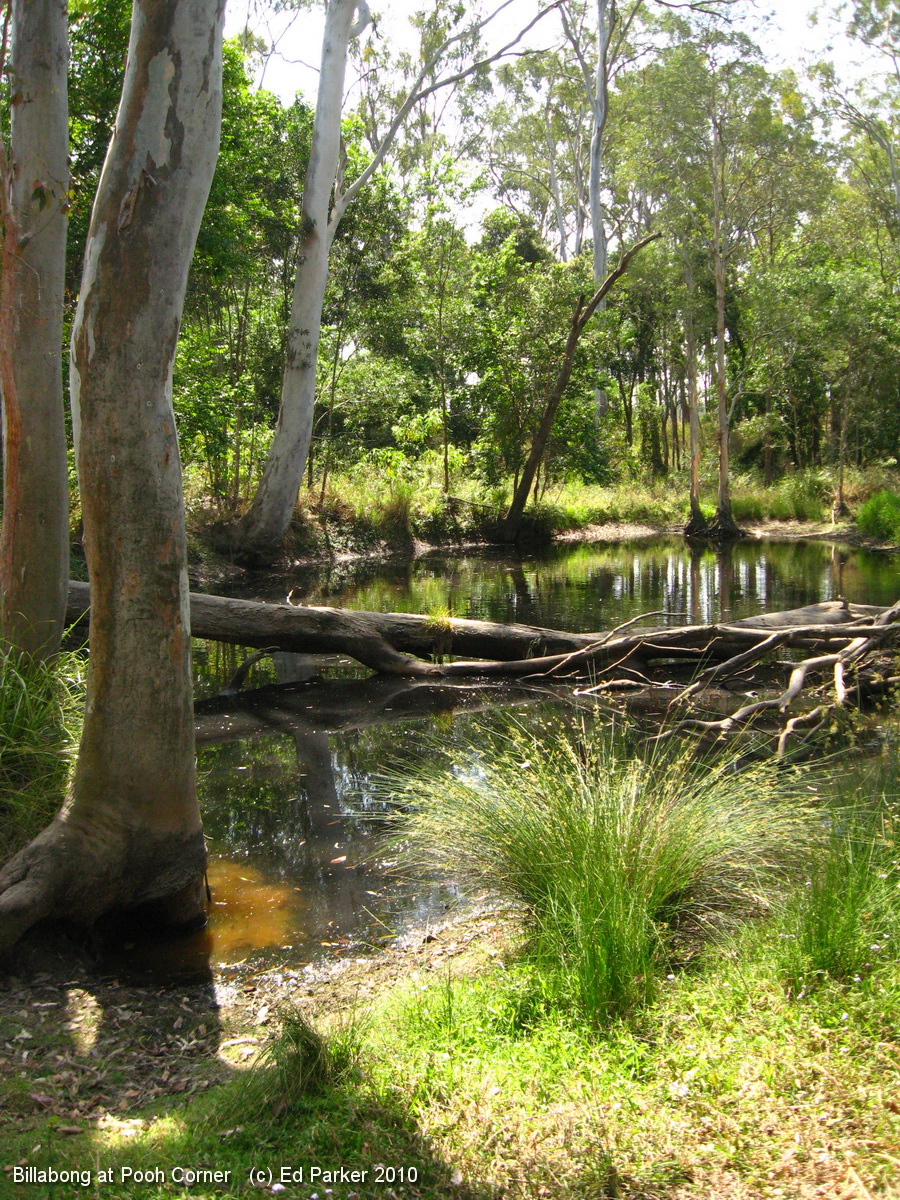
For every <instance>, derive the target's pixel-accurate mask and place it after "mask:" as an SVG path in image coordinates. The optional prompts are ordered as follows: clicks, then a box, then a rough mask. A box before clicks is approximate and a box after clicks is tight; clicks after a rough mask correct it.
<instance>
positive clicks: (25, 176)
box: [0, 0, 69, 658]
mask: <svg viewBox="0 0 900 1200" xmlns="http://www.w3.org/2000/svg"><path fill="white" fill-rule="evenodd" d="M7 20H8V21H9V25H8V28H9V31H10V33H11V44H10V55H9V62H8V68H9V90H10V96H11V102H10V138H9V148H8V151H6V149H5V148H4V150H3V151H2V152H0V187H2V202H0V210H2V217H3V224H4V236H3V250H2V262H3V266H2V281H0V382H2V389H3V527H2V533H0V590H2V610H0V617H2V633H3V639H4V641H5V642H6V644H7V645H9V646H11V647H14V648H15V649H16V650H18V651H21V652H23V653H25V654H28V655H31V656H33V657H35V658H44V657H47V656H48V655H51V654H53V653H54V652H55V651H56V649H57V648H58V646H59V640H60V637H61V636H62V630H63V618H64V615H65V605H66V588H67V585H68V575H69V521H68V515H69V484H68V471H67V467H66V434H65V426H64V423H63V386H62V322H63V289H64V275H65V258H66V224H67V217H66V213H67V211H68V207H69V166H68V146H69V131H68V104H67V90H66V72H67V68H68V30H67V23H66V3H65V0H13V3H12V5H11V8H10V9H8V10H7Z"/></svg>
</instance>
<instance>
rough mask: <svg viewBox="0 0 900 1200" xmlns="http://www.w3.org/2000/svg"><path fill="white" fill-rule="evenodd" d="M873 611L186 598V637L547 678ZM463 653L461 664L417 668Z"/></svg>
mask: <svg viewBox="0 0 900 1200" xmlns="http://www.w3.org/2000/svg"><path fill="white" fill-rule="evenodd" d="M89 609H90V591H89V588H88V585H87V584H86V583H78V582H73V583H71V584H70V585H69V604H68V613H67V620H68V622H69V624H70V625H71V624H75V623H77V622H78V621H79V620H80V619H82V618H83V617H84V616H85V614H86V613H87V612H88V611H89ZM883 612H884V610H883V609H881V608H876V607H872V606H868V605H854V604H847V603H846V602H844V601H830V602H827V603H824V604H814V605H809V606H807V607H806V608H801V609H795V610H792V611H790V612H783V613H765V614H762V615H760V616H757V617H750V618H746V619H744V620H740V621H733V622H730V623H728V624H723V625H706V626H703V625H686V626H677V627H672V628H668V629H659V628H650V629H643V630H640V631H635V630H633V629H632V630H631V631H630V632H628V633H626V632H624V627H620V630H621V632H617V631H615V630H612V631H607V632H606V633H600V632H596V633H572V632H568V631H564V630H558V629H544V628H542V627H540V626H532V625H516V624H511V625H504V624H500V623H499V622H495V621H477V620H469V619H464V618H459V617H437V618H434V617H428V616H422V615H420V614H416V613H376V612H356V611H354V610H351V609H341V608H322V607H312V606H308V605H304V606H300V605H291V604H263V603H260V602H259V601H254V600H238V599H231V598H229V597H225V596H208V595H204V594H202V593H199V592H191V633H192V635H193V636H194V637H197V638H204V639H207V640H210V641H218V642H230V643H233V644H236V645H240V646H247V647H250V648H254V649H266V650H269V649H278V650H288V651H294V652H297V653H301V654H340V655H347V656H349V657H350V658H355V659H356V660H357V661H358V662H360V663H362V664H363V666H366V667H370V668H371V669H372V670H374V671H377V672H379V673H380V674H385V675H397V676H401V677H406V678H416V677H426V676H433V677H434V676H461V675H493V676H507V677H519V676H523V675H528V674H538V673H541V672H549V671H554V672H555V673H556V674H567V675H568V674H575V675H577V674H579V673H582V674H584V673H588V674H589V673H591V672H594V671H597V670H604V669H608V668H609V667H611V666H613V665H616V664H619V663H620V662H623V661H624V660H626V659H627V660H628V662H629V664H631V665H633V664H634V663H643V664H645V665H650V664H652V663H654V662H666V661H673V660H678V659H681V660H682V661H684V662H687V663H693V662H698V663H702V664H704V665H705V663H706V662H707V661H712V660H716V661H722V660H727V659H729V658H731V657H733V655H734V654H735V653H737V652H739V651H744V650H746V649H748V648H749V647H751V646H755V645H757V644H758V643H759V641H760V640H762V639H763V638H765V637H767V636H769V634H770V633H771V632H772V631H773V630H783V631H788V632H789V634H790V636H789V637H788V638H787V640H786V644H792V645H801V644H805V643H804V637H806V638H807V640H809V639H811V640H812V642H813V643H816V642H830V641H833V640H834V639H838V640H846V639H847V638H848V637H849V632H850V631H849V629H848V630H847V631H845V630H844V629H843V628H842V627H843V626H849V627H851V628H852V626H853V625H855V624H857V623H863V624H866V623H871V622H872V621H874V620H875V619H876V618H877V617H878V616H879V615H881V614H882V613H883ZM651 615H656V614H651ZM628 624H629V625H633V622H628ZM463 655H464V656H466V658H467V659H468V660H470V661H456V662H435V661H426V660H425V659H426V657H431V658H450V657H453V656H463Z"/></svg>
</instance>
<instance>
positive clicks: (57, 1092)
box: [0, 909, 900, 1200]
mask: <svg viewBox="0 0 900 1200" xmlns="http://www.w3.org/2000/svg"><path fill="white" fill-rule="evenodd" d="M518 940H519V934H518V927H517V924H516V921H515V918H514V916H513V915H512V914H509V913H503V912H499V911H496V910H490V909H487V910H484V909H483V910H479V911H477V912H475V913H474V914H473V913H470V914H468V915H466V916H464V917H461V918H459V919H457V920H451V921H448V922H447V923H446V924H444V925H442V926H439V927H438V926H432V927H429V928H425V929H422V930H420V931H418V933H417V934H416V935H413V936H411V937H410V938H409V939H407V941H406V943H405V944H403V945H400V946H397V947H394V948H392V949H391V950H389V951H383V952H381V953H379V954H377V955H374V956H370V957H365V958H362V957H360V958H351V959H349V960H348V961H346V962H327V961H326V962H323V963H321V964H317V965H315V966H312V967H310V968H307V969H304V970H303V971H301V972H280V971H277V970H269V971H264V972H261V973H253V972H245V973H240V972H234V971H222V972H218V973H216V974H215V975H214V976H213V977H212V979H211V980H210V981H209V983H208V984H206V985H203V986H193V987H176V988H170V989H160V988H152V987H143V988H135V987H129V986H127V985H121V984H116V983H114V982H112V981H109V980H106V981H103V982H97V981H96V980H93V979H91V978H90V976H89V975H88V976H83V977H80V978H78V977H76V978H75V979H73V978H72V975H71V971H72V970H73V968H72V965H71V963H69V964H66V966H65V969H62V972H61V975H59V974H57V973H56V970H55V968H53V967H52V965H51V964H48V963H46V962H45V963H44V966H45V967H48V966H50V967H51V969H50V970H45V971H44V973H43V974H39V975H37V976H32V977H31V978H30V979H29V980H27V981H26V979H25V978H24V977H13V978H12V979H10V980H8V981H6V984H5V986H4V988H3V989H2V991H0V1044H2V1045H3V1046H4V1049H3V1050H2V1053H0V1071H2V1073H3V1081H4V1101H3V1111H4V1121H3V1131H2V1133H0V1160H2V1162H3V1164H4V1171H5V1176H6V1180H7V1186H8V1188H9V1192H8V1194H10V1195H17V1194H19V1192H20V1190H21V1194H22V1195H28V1196H29V1197H31V1198H32V1200H50V1197H53V1198H54V1200H58V1197H59V1194H60V1193H59V1191H58V1189H57V1191H56V1192H54V1191H53V1190H52V1189H51V1188H48V1187H44V1186H41V1185H40V1183H35V1184H32V1185H30V1186H27V1187H25V1186H23V1187H22V1188H21V1189H20V1188H18V1187H16V1186H15V1183H14V1182H12V1180H13V1171H14V1169H15V1167H16V1166H19V1167H20V1169H22V1170H24V1168H26V1167H31V1168H33V1169H34V1171H35V1172H36V1171H39V1170H42V1169H43V1170H46V1169H47V1167H48V1165H52V1166H53V1167H54V1168H55V1169H56V1170H57V1171H63V1170H78V1171H81V1172H84V1171H90V1172H92V1173H93V1174H92V1180H93V1181H94V1190H93V1191H92V1190H90V1187H88V1188H85V1189H82V1191H80V1192H78V1193H77V1194H85V1195H96V1196H102V1197H107V1198H108V1200H138V1198H142V1200H157V1198H160V1200H161V1198H162V1197H166V1198H170V1197H186V1196H188V1195H190V1196H192V1197H199V1198H201V1200H219V1198H221V1200H227V1198H230V1197H247V1196H251V1195H259V1194H282V1195H284V1196H285V1197H286V1198H290V1200H294V1198H298V1200H299V1198H300V1197H302V1198H303V1200H311V1197H312V1196H314V1195H317V1196H319V1197H323V1196H325V1195H331V1196H333V1197H334V1198H335V1200H351V1198H354V1197H355V1198H359V1200H364V1198H365V1200H369V1198H371V1200H375V1198H377V1200H388V1198H393V1200H397V1198H399V1197H411V1198H413V1197H424V1198H427V1200H439V1198H445V1197H448V1196H453V1197H460V1198H467V1200H488V1198H489V1197H491V1198H493V1197H501V1196H519V1197H527V1198H529V1200H531V1198H534V1197H547V1198H551V1200H552V1198H557V1197H558V1198H559V1200H562V1198H563V1197H584V1198H585V1200H587V1198H588V1197H597V1196H619V1197H629V1198H631V1200H638V1198H643V1200H662V1198H663V1197H666V1200H687V1198H689V1197H690V1198H695V1197H708V1196H712V1195H715V1196H716V1197H717V1198H721V1200H748V1198H753V1200H756V1198H757V1197H759V1198H763V1197H765V1198H769V1197H790V1198H791V1200H806V1198H812V1197H820V1196H822V1197H830V1198H834V1197H838V1196H840V1197H842V1198H844V1200H852V1198H855V1200H868V1198H870V1197H872V1196H883V1197H885V1198H887V1197H889V1196H894V1195H896V1191H891V1187H892V1185H893V1183H895V1182H896V1179H897V1170H898V1166H900V1163H898V1157H897V1154H896V1148H897V1144H898V1138H900V1105H898V1104H897V1103H896V1096H897V1095H898V1094H900V1092H898V1085H900V1068H898V1063H900V1027H898V1012H900V1008H898V1003H897V1002H898V1000H900V971H898V969H897V964H896V962H895V963H894V964H893V966H891V967H889V968H886V969H883V970H882V971H881V972H880V973H878V974H876V975H873V976H871V977H870V978H869V979H868V980H866V981H862V980H860V981H857V982H849V983H847V984H834V983H826V984H824V985H823V986H821V987H819V988H817V989H816V990H814V991H813V992H812V994H810V995H803V996H796V997H793V998H792V997H791V996H790V995H789V994H788V993H787V992H786V991H785V990H784V988H783V987H782V986H781V985H780V984H779V982H778V981H777V978H775V977H773V975H772V972H771V968H770V966H768V965H767V962H766V958H765V955H764V954H761V953H759V952H758V951H756V952H755V951H753V949H752V948H749V949H747V948H745V949H744V950H743V951H740V950H739V949H738V948H737V947H734V948H732V950H731V951H730V952H728V953H726V954H721V953H719V954H718V955H717V959H716V961H715V962H707V963H705V964H702V966H701V968H700V969H698V968H697V966H695V968H694V969H693V970H692V971H690V972H688V973H682V974H680V975H678V976H677V977H676V976H670V978H669V980H668V982H667V984H666V987H665V990H664V993H663V996H662V997H661V999H660V1001H659V1003H658V1005H657V1006H655V1007H654V1008H653V1009H652V1010H650V1011H648V1012H647V1013H646V1014H644V1015H643V1016H642V1017H641V1018H640V1019H639V1020H638V1021H637V1022H636V1023H635V1022H630V1023H618V1024H616V1025H614V1026H613V1027H611V1028H610V1029H609V1030H607V1031H606V1032H605V1033H604V1034H602V1035H600V1036H594V1035H590V1034H589V1033H588V1032H587V1031H586V1030H585V1029H583V1028H580V1027H579V1025H578V1022H577V1021H576V1020H575V1019H574V1018H567V1017H566V1016H565V1014H561V1013H559V1012H555V1011H553V1010H552V1008H548V1007H547V1005H546V1002H544V1001H542V1000H541V996H540V992H539V991H537V992H535V989H534V979H533V977H532V976H530V974H529V972H528V970H527V969H526V968H525V967H524V966H523V965H521V964H520V962H519V961H518V959H517V945H518ZM57 966H58V967H59V968H62V966H63V964H61V963H60V964H57ZM61 976H66V978H65V979H63V978H62V977H61ZM306 1022H308V1024H306ZM310 1028H314V1029H317V1030H319V1031H322V1032H323V1033H324V1034H325V1036H326V1038H327V1039H328V1040H327V1042H325V1043H321V1042H319V1041H317V1040H316V1038H315V1035H313V1036H312V1037H311V1038H310V1037H308V1036H306V1035H304V1034H302V1033H300V1032H298V1031H301V1030H304V1029H305V1030H307V1032H308V1030H309V1029H310ZM304 1037H305V1038H306V1042H307V1043H308V1045H306V1048H305V1049H304V1048H303V1046H304V1044H305V1043H304ZM323 1047H324V1048H323ZM311 1055H312V1058H313V1059H315V1061H311V1057H310V1056H311ZM298 1060H302V1062H303V1063H305V1067H303V1070H305V1071H306V1086H305V1087H304V1086H301V1087H299V1090H298V1089H297V1088H294V1087H292V1086H291V1085H290V1079H291V1071H292V1070H294V1071H296V1070H298V1069H300V1068H299V1067H298ZM279 1063H280V1066H279ZM291 1064H293V1065H291ZM316 1064H318V1065H316ZM285 1071H286V1072H287V1074H285ZM295 1082H296V1080H295ZM180 1167H193V1168H202V1169H203V1170H206V1171H210V1172H214V1171H218V1172H220V1180H219V1182H218V1183H202V1182H201V1183H200V1184H195V1185H194V1186H192V1187H184V1186H181V1185H180V1184H179V1182H178V1181H177V1178H176V1174H177V1169H178V1168H180ZM314 1167H318V1168H319V1171H320V1174H319V1176H318V1177H315V1176H314V1175H313V1173H312V1168H314ZM104 1168H105V1169H106V1170H108V1171H111V1172H112V1176H111V1177H109V1178H111V1179H112V1181H113V1182H112V1183H111V1184H110V1185H109V1186H104V1185H99V1184H97V1183H96V1177H97V1172H98V1170H100V1169H104ZM282 1168H293V1169H294V1173H293V1175H291V1174H288V1175H285V1176H282V1175H280V1171H281V1169H282ZM301 1168H302V1171H303V1182H302V1183H301V1182H299V1179H298V1172H299V1170H300V1169H301ZM340 1168H344V1170H345V1172H349V1171H353V1170H355V1171H357V1172H359V1173H363V1172H365V1176H364V1177H363V1178H360V1177H359V1176H357V1179H356V1180H346V1181H344V1182H341V1181H340V1179H339V1174H338V1172H339V1170H340ZM257 1169H262V1170H264V1171H267V1170H270V1169H271V1170H272V1171H273V1176H272V1183H274V1184H276V1185H278V1184H280V1182H281V1180H282V1179H285V1180H286V1182H285V1183H284V1186H277V1187H273V1186H272V1184H270V1183H269V1181H268V1177H265V1181H264V1182H265V1186H263V1187H262V1188H260V1187H254V1186H251V1183H250V1171H251V1170H257ZM386 1169H390V1170H391V1171H392V1174H391V1175H390V1176H388V1175H387V1174H386ZM128 1170H131V1171H132V1172H135V1173H136V1172H139V1171H144V1172H148V1173H155V1178H156V1179H158V1180H159V1179H162V1180H164V1182H162V1183H154V1184H150V1185H144V1184H140V1183H136V1182H134V1179H135V1176H134V1175H132V1176H131V1177H130V1179H129V1178H124V1173H125V1172H127V1171H128ZM325 1170H330V1171H333V1172H335V1175H334V1176H333V1177H331V1178H324V1177H323V1175H322V1174H321V1172H322V1171H325ZM400 1171H403V1172H404V1174H403V1175H400V1174H399V1172H400ZM226 1173H227V1175H226ZM379 1173H380V1175H381V1179H382V1182H381V1183H378V1182H376V1180H377V1178H378V1176H379ZM222 1176H225V1178H224V1179H223V1178H222ZM148 1177H149V1176H148ZM35 1178H37V1176H35ZM326 1187H327V1188H330V1191H326V1190H325V1189H326ZM4 1194H6V1193H4ZM64 1194H66V1195H69V1194H72V1195H74V1194H76V1193H75V1192H74V1191H73V1192H71V1193H69V1192H66V1193H64Z"/></svg>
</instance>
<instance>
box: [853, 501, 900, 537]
mask: <svg viewBox="0 0 900 1200" xmlns="http://www.w3.org/2000/svg"><path fill="white" fill-rule="evenodd" d="M856 523H857V525H858V526H859V528H860V529H861V530H862V532H863V533H864V534H866V535H867V536H868V537H872V538H879V539H880V540H881V541H885V542H900V496H898V495H897V493H896V492H891V491H888V490H887V489H886V488H884V489H882V490H881V491H880V492H876V493H875V495H874V496H870V497H869V499H868V500H866V502H865V504H863V506H862V508H861V509H860V510H859V516H858V517H857V518H856Z"/></svg>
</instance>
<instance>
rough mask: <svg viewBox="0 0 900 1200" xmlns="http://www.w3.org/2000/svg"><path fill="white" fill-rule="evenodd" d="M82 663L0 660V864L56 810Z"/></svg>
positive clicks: (70, 753)
mask: <svg viewBox="0 0 900 1200" xmlns="http://www.w3.org/2000/svg"><path fill="white" fill-rule="evenodd" d="M83 699H84V659H83V657H82V656H81V655H80V654H77V653H63V654H59V655H57V657H56V658H55V659H54V660H53V661H52V662H49V663H33V662H23V661H22V660H21V659H20V658H18V657H17V656H14V655H11V654H6V655H4V656H2V657H0V862H3V861H5V860H6V859H7V858H8V857H9V856H10V855H11V854H12V853H14V852H15V851H16V850H18V849H19V847H20V846H22V845H24V844H25V843H26V842H27V841H29V840H30V839H31V838H32V837H33V836H34V835H35V834H36V833H38V832H39V830H40V829H42V828H43V826H44V825H46V824H47V822H48V821H49V820H50V818H51V817H52V816H53V814H54V813H55V812H56V810H57V809H58V808H59V806H60V804H61V802H62V799H63V795H64V793H65V788H66V783H67V780H68V775H69V769H70V767H71V764H72V762H73V761H74V756H75V753H76V751H77V746H78V738H79V734H80V728H81V711H82V706H83Z"/></svg>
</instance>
